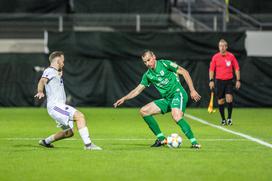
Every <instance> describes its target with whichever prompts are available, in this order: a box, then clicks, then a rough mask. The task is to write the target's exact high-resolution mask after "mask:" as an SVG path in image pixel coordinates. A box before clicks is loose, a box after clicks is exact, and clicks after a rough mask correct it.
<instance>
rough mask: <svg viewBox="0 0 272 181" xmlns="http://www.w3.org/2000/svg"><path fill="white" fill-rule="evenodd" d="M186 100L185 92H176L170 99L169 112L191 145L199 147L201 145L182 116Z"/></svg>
mask: <svg viewBox="0 0 272 181" xmlns="http://www.w3.org/2000/svg"><path fill="white" fill-rule="evenodd" d="M187 101H188V96H187V94H186V93H183V94H182V93H177V94H176V95H175V96H174V98H173V99H172V101H171V114H172V117H173V119H174V120H175V122H176V123H177V124H178V126H179V127H180V128H181V130H182V132H183V133H184V134H185V136H186V137H187V138H188V139H189V140H190V142H191V144H192V147H193V148H200V147H201V146H200V144H198V142H197V140H196V138H195V137H194V133H193V131H192V129H191V127H190V125H189V124H188V122H187V121H186V120H185V119H184V117H183V115H184V112H185V109H186V105H187Z"/></svg>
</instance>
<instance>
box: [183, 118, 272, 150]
mask: <svg viewBox="0 0 272 181" xmlns="http://www.w3.org/2000/svg"><path fill="white" fill-rule="evenodd" d="M185 117H187V118H190V119H192V120H195V121H198V122H200V123H202V124H206V125H209V126H211V127H214V128H217V129H221V130H223V131H225V132H228V133H232V134H234V135H238V136H241V137H243V138H246V139H248V140H250V141H253V142H256V143H259V144H261V145H264V146H266V147H269V148H272V144H270V143H267V142H265V141H263V140H260V139H257V138H254V137H252V136H249V135H246V134H244V133H240V132H236V131H232V130H229V129H227V128H224V127H222V126H218V125H215V124H212V123H209V122H208V121H205V120H203V119H200V118H198V117H195V116H192V115H190V114H185Z"/></svg>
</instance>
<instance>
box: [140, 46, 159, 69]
mask: <svg viewBox="0 0 272 181" xmlns="http://www.w3.org/2000/svg"><path fill="white" fill-rule="evenodd" d="M142 60H143V62H144V64H145V65H146V66H147V67H148V68H152V69H153V68H155V66H156V56H155V54H154V53H153V52H152V51H150V50H145V51H144V52H143V54H142Z"/></svg>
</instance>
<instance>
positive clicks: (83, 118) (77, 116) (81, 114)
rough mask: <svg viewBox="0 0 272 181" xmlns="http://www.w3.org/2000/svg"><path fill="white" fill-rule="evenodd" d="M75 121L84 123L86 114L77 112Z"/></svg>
mask: <svg viewBox="0 0 272 181" xmlns="http://www.w3.org/2000/svg"><path fill="white" fill-rule="evenodd" d="M74 120H75V121H84V120H85V117H84V114H83V113H81V112H79V111H76V112H75V115H74Z"/></svg>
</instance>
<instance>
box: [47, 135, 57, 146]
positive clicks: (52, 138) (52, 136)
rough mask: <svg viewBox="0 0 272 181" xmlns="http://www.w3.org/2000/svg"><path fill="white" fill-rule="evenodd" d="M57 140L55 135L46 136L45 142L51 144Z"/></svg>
mask: <svg viewBox="0 0 272 181" xmlns="http://www.w3.org/2000/svg"><path fill="white" fill-rule="evenodd" d="M54 141H55V138H54V135H51V136H49V137H48V138H45V143H46V144H50V143H52V142H54Z"/></svg>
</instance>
